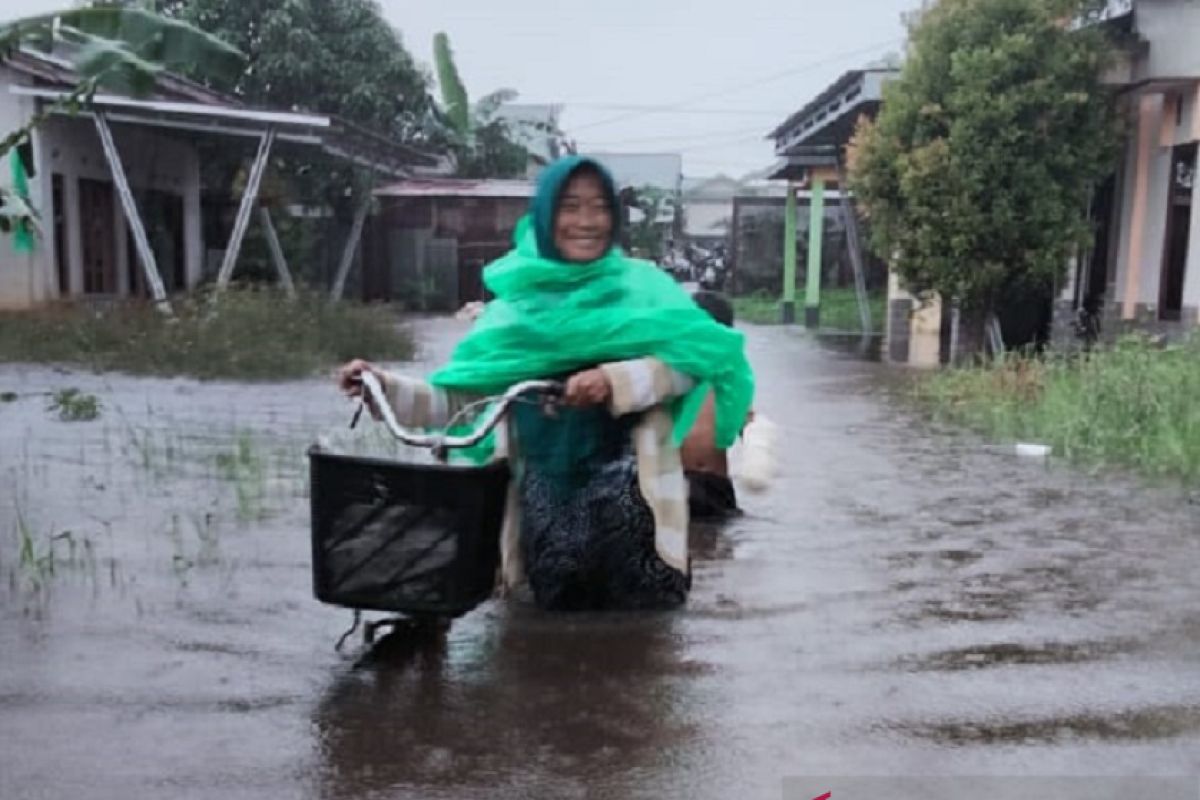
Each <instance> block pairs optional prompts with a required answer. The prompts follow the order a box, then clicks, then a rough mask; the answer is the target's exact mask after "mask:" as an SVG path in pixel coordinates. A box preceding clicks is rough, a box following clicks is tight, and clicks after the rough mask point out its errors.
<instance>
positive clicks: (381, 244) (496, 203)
mask: <svg viewBox="0 0 1200 800" xmlns="http://www.w3.org/2000/svg"><path fill="white" fill-rule="evenodd" d="M533 193H534V186H533V183H531V182H530V181H524V180H469V179H456V178H438V179H429V180H424V179H420V180H404V181H400V182H398V183H394V184H391V185H389V186H384V187H382V188H380V189H377V190H376V192H375V196H376V197H377V198H378V200H379V206H380V209H379V213H378V215H377V216H376V217H375V218H374V219H373V220H372V227H371V229H370V231H369V232H368V233H366V234H364V237H365V241H364V248H363V249H364V259H363V290H364V296H365V298H366V299H368V300H389V301H399V302H402V303H404V304H405V305H407V306H409V307H410V308H414V309H417V310H421V311H452V310H455V309H458V308H460V307H462V306H463V305H464V304H465V303H469V302H471V301H474V300H483V299H485V292H484V287H483V280H482V274H483V268H484V266H486V265H487V264H488V263H490V262H492V261H494V260H495V259H497V258H499V257H500V256H502V255H504V254H505V253H506V252H508V250H510V249H511V248H512V235H513V230H514V229H515V228H516V225H517V221H518V220H519V219H520V218H521V216H522V215H524V214H525V212H526V211H527V210H528V208H529V201H530V198H532V197H533Z"/></svg>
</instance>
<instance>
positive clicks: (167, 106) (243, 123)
mask: <svg viewBox="0 0 1200 800" xmlns="http://www.w3.org/2000/svg"><path fill="white" fill-rule="evenodd" d="M3 63H5V64H7V65H8V66H9V67H11V68H13V69H14V70H16V71H17V72H20V73H22V74H25V75H28V76H30V77H33V78H35V80H36V81H37V82H40V83H41V85H34V86H21V85H16V84H14V85H12V86H10V87H9V91H10V92H12V93H13V94H15V95H20V96H26V97H35V98H39V99H41V100H59V99H62V98H64V97H66V96H67V95H68V94H69V91H70V89H71V88H72V87H73V86H74V85H75V84H76V80H77V79H76V77H75V73H74V71H73V70H71V69H70V64H69V63H68V62H65V61H61V60H60V59H56V58H53V57H50V56H44V55H42V54H31V53H28V52H24V51H23V52H20V53H16V54H14V55H13V56H12V57H10V58H7V59H4V61H3ZM47 84H49V85H47ZM155 94H156V95H157V97H152V98H150V99H144V100H143V99H134V98H132V97H127V96H124V95H113V94H98V95H95V96H94V97H92V98H91V100H90V102H89V103H88V104H87V107H86V109H87V110H85V111H84V112H81V113H87V111H91V110H96V109H101V110H103V111H104V112H105V115H106V116H107V117H108V118H109V119H110V120H111V121H113V122H123V123H127V124H140V125H149V126H153V127H161V128H170V129H175V130H184V131H191V132H193V133H220V134H230V135H240V136H254V137H257V136H260V135H262V133H263V131H264V130H266V128H267V127H272V128H274V129H275V130H276V136H277V138H278V139H279V140H280V141H284V142H292V143H297V144H303V145H311V146H315V147H318V148H320V149H321V150H322V151H323V152H325V153H327V154H329V155H332V156H335V157H337V158H342V159H345V160H347V161H351V162H353V163H356V164H359V165H360V166H363V167H367V168H370V169H374V170H377V171H380V172H384V173H389V174H393V175H396V176H400V175H405V174H407V173H408V171H409V169H410V168H411V167H413V166H415V165H431V164H433V163H435V159H434V158H433V157H432V156H430V155H428V154H426V153H423V152H421V151H419V150H416V149H415V148H412V147H409V146H407V145H404V144H401V143H399V142H396V141H394V140H392V139H389V138H388V137H386V136H382V135H380V134H378V133H375V132H374V131H371V130H368V129H366V128H363V127H361V126H359V125H355V124H354V123H352V122H349V121H348V120H344V119H341V118H339V117H335V116H331V115H328V114H310V113H303V112H289V111H272V110H268V109H262V108H252V107H249V106H246V105H243V104H242V103H241V102H239V101H238V100H236V99H235V98H232V97H229V96H227V95H222V94H220V93H218V92H213V91H210V90H208V89H205V88H203V87H200V86H198V85H196V84H191V83H190V82H188V81H185V80H184V79H182V78H176V77H173V76H168V77H164V76H160V77H159V84H158V91H157V92H156V93H155ZM57 113H71V112H69V111H67V110H62V109H60V110H58V112H57Z"/></svg>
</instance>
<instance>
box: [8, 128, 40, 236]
mask: <svg viewBox="0 0 1200 800" xmlns="http://www.w3.org/2000/svg"><path fill="white" fill-rule="evenodd" d="M8 160H9V163H10V164H11V165H12V187H13V194H15V195H16V196H17V197H18V198H19V199H20V200H21V203H22V204H23V205H24V206H25V207H26V208H27V209H28V208H30V206H29V177H28V176H27V175H26V174H25V162H24V160H22V159H21V154H20V152H19V151H18V150H17V148H15V147H14V148H13V149H12V151H11V152H10V153H9V154H8ZM35 244H36V239H35V238H34V235H33V218H32V217H30V216H16V217H14V218H13V249H14V250H16V251H17V252H18V253H32V252H33V249H34V245H35Z"/></svg>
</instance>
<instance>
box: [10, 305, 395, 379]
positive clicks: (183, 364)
mask: <svg viewBox="0 0 1200 800" xmlns="http://www.w3.org/2000/svg"><path fill="white" fill-rule="evenodd" d="M173 306H174V309H175V316H174V317H166V316H164V315H163V314H161V313H159V312H158V311H157V310H156V309H155V308H154V306H153V305H152V304H150V303H147V302H141V301H136V302H128V303H121V304H118V305H114V306H112V307H110V308H108V309H107V310H103V311H96V310H93V309H90V308H85V307H80V306H69V307H67V306H64V307H57V308H52V309H39V310H37V311H30V312H17V313H13V312H9V313H3V314H0V362H3V361H10V362H24V363H61V364H75V365H80V366H85V367H90V368H93V369H96V370H101V371H107V370H115V371H121V372H128V373H132V374H138V375H168V376H174V375H186V376H190V377H195V378H202V379H219V378H227V379H234V380H282V379H288V378H301V377H306V376H308V375H311V374H313V373H314V372H316V371H317V370H320V369H324V368H328V367H330V366H332V365H334V364H337V363H340V362H342V361H345V360H348V359H350V358H354V357H361V358H368V359H376V360H381V361H392V360H397V361H398V360H403V359H407V358H409V357H410V356H411V355H412V351H413V347H412V340H411V338H410V336H409V335H408V334H407V333H406V332H405V331H403V330H401V329H400V328H399V327H398V325H397V321H398V320H397V318H396V315H395V312H394V311H393V310H391V309H389V308H386V307H382V306H364V305H361V304H356V303H350V302H341V303H331V302H329V301H328V300H327V299H326V298H325V297H323V296H321V295H317V294H302V295H301V296H299V297H297V298H296V299H295V300H291V299H289V298H287V297H286V296H285V295H283V294H281V293H280V292H278V291H277V290H274V289H267V288H258V287H249V288H231V289H229V290H227V291H225V292H224V293H222V294H221V296H220V298H218V299H215V302H214V298H213V296H212V294H211V293H209V292H198V293H196V294H192V295H188V296H186V297H181V298H178V299H176V300H175V301H173Z"/></svg>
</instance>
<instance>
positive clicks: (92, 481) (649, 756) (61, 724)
mask: <svg viewBox="0 0 1200 800" xmlns="http://www.w3.org/2000/svg"><path fill="white" fill-rule="evenodd" d="M419 332H420V333H421V334H422V336H423V337H424V338H425V340H426V341H427V342H428V344H429V349H428V351H427V353H426V360H428V361H437V360H438V359H439V358H440V357H442V356H443V355H444V354H445V352H446V351H447V349H448V347H449V346H450V344H451V343H452V342H453V341H454V339H455V338H456V337H457V336H458V335H459V334H461V332H462V329H461V326H460V325H459V323H455V322H452V321H447V320H440V321H439V320H431V321H423V322H421V323H419ZM749 341H750V347H751V351H752V360H753V361H754V363H755V365H756V368H757V370H758V375H759V383H760V386H761V397H760V399H759V401H758V403H757V407H758V410H759V411H760V413H765V414H766V415H768V416H769V417H771V418H772V419H773V420H774V421H776V422H777V423H778V424H779V425H780V427H781V429H782V432H783V436H784V439H785V447H784V448H783V452H782V455H781V457H782V462H783V464H782V466H783V474H782V476H781V477H780V479H779V480H778V481H777V482H776V484H775V485H774V487H773V488H772V489H771V490H770V491H769V492H768V493H766V494H764V495H758V496H753V495H745V494H744V495H743V497H742V502H743V505H744V506H745V508H746V509H747V511H748V512H749V513H748V514H747V516H746V517H745V518H744V519H741V520H739V521H737V522H735V523H734V524H731V525H729V526H728V527H727V528H725V529H724V530H721V531H713V530H708V531H701V532H697V535H696V536H695V542H694V544H695V559H696V574H695V588H694V591H693V593H692V596H691V600H690V602H689V605H688V607H687V608H686V609H685V610H683V611H681V612H678V613H672V614H652V615H641V616H638V615H625V616H621V615H616V616H604V615H599V616H582V617H577V616H555V615H550V614H545V613H541V612H539V611H537V610H536V609H533V608H530V607H528V606H526V605H522V604H520V603H515V602H512V601H508V602H493V603H489V604H486V605H484V606H482V607H480V608H479V609H478V610H477V611H475V612H473V613H471V614H469V615H468V616H466V617H464V618H463V619H461V620H459V621H458V622H456V623H455V625H454V626H453V628H452V629H451V631H450V632H449V634H448V635H447V636H446V637H445V639H444V640H439V639H432V640H429V641H424V642H421V641H412V640H411V639H404V638H399V637H397V638H392V639H388V640H385V641H384V642H383V643H382V644H381V645H380V646H378V647H377V648H376V649H375V650H373V651H364V650H363V649H362V647H361V644H360V643H359V642H358V640H355V643H354V646H353V647H351V648H350V651H349V652H347V653H343V654H338V653H336V652H334V650H333V644H334V642H335V641H336V639H337V638H338V636H339V635H340V634H341V633H342V631H343V630H344V629H345V627H346V626H347V623H348V622H349V612H346V611H343V610H340V609H334V608H329V607H325V606H322V605H320V604H318V603H317V602H316V601H314V600H313V599H312V596H311V583H310V573H309V569H310V554H309V539H308V507H307V500H306V489H305V464H304V448H305V446H306V445H307V444H308V443H309V441H310V440H311V439H312V438H313V437H314V436H315V435H316V434H317V433H319V432H321V431H325V430H329V429H333V428H337V427H339V426H343V425H345V424H346V423H348V421H349V418H350V414H351V411H352V409H351V408H350V407H348V405H347V404H346V403H345V401H344V400H342V399H341V398H339V397H338V396H337V395H336V393H335V392H334V390H333V388H332V386H331V385H330V384H327V383H324V382H321V381H318V380H315V379H314V380H312V381H308V382H298V383H294V384H287V385H282V386H281V385H270V386H238V385H233V384H199V383H195V382H191V381H182V380H179V381H174V380H150V379H133V378H127V377H120V376H112V375H104V376H92V375H87V374H79V373H76V374H70V373H63V372H58V371H53V370H48V369H40V368H39V369H26V368H17V367H3V368H0V391H4V390H12V391H17V392H19V393H22V394H21V396H20V397H18V399H17V400H16V401H15V402H8V403H0V473H2V474H0V742H2V744H0V797H3V798H6V799H7V798H83V797H86V798H93V799H98V798H122V800H124V799H125V798H131V797H171V798H222V800H224V799H225V798H293V797H295V798H314V799H317V798H320V799H322V800H325V799H328V800H335V799H336V800H343V799H344V800H350V799H351V798H354V799H355V800H358V799H365V798H485V797H486V798H527V797H539V798H540V797H546V798H551V797H553V798H571V797H580V798H584V797H586V798H637V797H646V798H665V797H687V798H731V797H744V798H771V797H783V796H784V795H783V788H782V787H783V780H784V779H785V778H786V777H788V776H804V775H933V774H937V775H997V776H1005V775H1092V776H1106V775H1113V776H1131V775H1144V776H1148V775H1158V776H1164V775H1196V774H1198V773H1200V568H1198V567H1200V507H1198V506H1197V505H1195V504H1194V502H1189V499H1188V497H1187V495H1186V494H1185V493H1183V492H1181V491H1178V490H1172V489H1168V488H1162V489H1147V488H1144V487H1139V486H1138V484H1137V483H1136V482H1134V481H1131V480H1127V479H1122V478H1116V477H1093V476H1089V475H1085V474H1081V473H1079V472H1076V471H1073V470H1070V469H1067V468H1065V467H1062V466H1059V465H1056V464H1053V463H1050V464H1046V463H1042V462H1031V461H1027V460H1020V459H1017V458H1016V457H1015V456H1012V455H1009V454H1008V453H1007V452H1006V451H1005V450H1004V449H1002V448H998V447H992V446H987V445H984V444H983V443H981V442H979V441H978V440H976V439H975V438H973V437H971V436H967V435H962V434H956V433H954V432H951V431H944V430H937V429H934V428H931V427H930V426H929V425H927V424H925V423H923V422H921V421H919V420H917V419H915V418H914V417H912V416H911V415H910V414H909V413H908V412H907V411H905V410H904V408H903V407H902V406H901V405H897V404H895V403H891V402H889V400H888V397H887V393H888V391H889V387H891V386H894V385H895V380H894V376H893V375H892V374H891V373H889V372H888V370H887V368H886V367H883V366H881V365H879V364H874V363H868V362H865V361H861V360H858V359H857V358H855V357H854V350H853V348H849V349H848V348H833V349H829V348H826V347H822V346H820V345H818V344H817V343H814V342H812V341H811V340H809V339H806V338H804V337H803V336H800V335H798V334H794V333H789V332H787V331H784V330H779V329H769V330H768V329H755V330H751V331H750V332H749ZM415 368H417V367H414V369H415ZM65 386H78V387H79V388H81V389H83V390H84V391H88V392H92V393H95V394H96V395H97V396H98V397H99V398H100V400H101V402H102V403H103V405H104V408H103V411H102V415H101V417H100V419H98V420H96V421H93V422H74V423H67V422H61V421H59V420H57V419H55V418H53V416H52V415H50V414H48V413H47V412H46V410H45V402H46V400H45V398H44V397H42V396H39V395H38V394H37V393H40V392H45V391H48V390H51V389H55V388H61V387H65ZM22 543H24V551H25V552H24V554H23V555H22ZM51 548H53V552H51ZM820 793H821V792H820V787H814V791H813V792H812V793H811V794H806V795H804V796H805V797H806V798H807V797H812V796H816V795H818V794H820Z"/></svg>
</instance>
